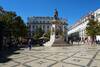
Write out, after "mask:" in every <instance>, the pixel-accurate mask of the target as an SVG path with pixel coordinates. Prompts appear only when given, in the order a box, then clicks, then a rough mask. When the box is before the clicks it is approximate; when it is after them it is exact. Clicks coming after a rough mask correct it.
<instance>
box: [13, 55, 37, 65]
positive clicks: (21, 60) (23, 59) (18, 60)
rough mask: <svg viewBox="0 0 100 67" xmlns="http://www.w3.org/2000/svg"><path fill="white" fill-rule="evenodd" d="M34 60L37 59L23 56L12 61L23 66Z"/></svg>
mask: <svg viewBox="0 0 100 67" xmlns="http://www.w3.org/2000/svg"><path fill="white" fill-rule="evenodd" d="M36 59H38V58H34V57H31V56H25V57H21V58H17V59H14V61H16V62H19V63H21V64H23V63H25V62H29V61H32V60H36Z"/></svg>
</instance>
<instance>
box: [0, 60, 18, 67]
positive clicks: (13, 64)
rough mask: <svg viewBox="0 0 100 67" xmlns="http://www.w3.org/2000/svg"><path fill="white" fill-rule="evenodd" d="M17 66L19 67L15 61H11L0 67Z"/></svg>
mask: <svg viewBox="0 0 100 67" xmlns="http://www.w3.org/2000/svg"><path fill="white" fill-rule="evenodd" d="M16 65H18V63H16V62H13V61H9V62H6V63H4V64H3V65H2V66H0V67H14V66H16Z"/></svg>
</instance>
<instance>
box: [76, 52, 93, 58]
mask: <svg viewBox="0 0 100 67" xmlns="http://www.w3.org/2000/svg"><path fill="white" fill-rule="evenodd" d="M74 56H75V57H79V58H87V59H92V58H93V56H94V55H90V54H88V53H86V52H81V53H77V54H76V55H74Z"/></svg>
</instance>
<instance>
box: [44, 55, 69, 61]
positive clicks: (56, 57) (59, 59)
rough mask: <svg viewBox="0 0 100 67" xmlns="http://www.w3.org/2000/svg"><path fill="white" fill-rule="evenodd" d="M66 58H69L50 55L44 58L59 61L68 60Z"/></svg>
mask: <svg viewBox="0 0 100 67" xmlns="http://www.w3.org/2000/svg"><path fill="white" fill-rule="evenodd" d="M68 57H69V56H59V55H52V56H49V57H46V59H50V60H55V61H61V60H63V59H65V58H68Z"/></svg>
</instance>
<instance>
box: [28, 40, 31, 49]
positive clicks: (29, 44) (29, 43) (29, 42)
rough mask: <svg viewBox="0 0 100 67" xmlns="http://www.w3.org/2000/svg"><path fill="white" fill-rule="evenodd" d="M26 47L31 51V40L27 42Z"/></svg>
mask: <svg viewBox="0 0 100 67" xmlns="http://www.w3.org/2000/svg"><path fill="white" fill-rule="evenodd" d="M28 47H29V50H31V49H32V45H31V39H29V40H28Z"/></svg>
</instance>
